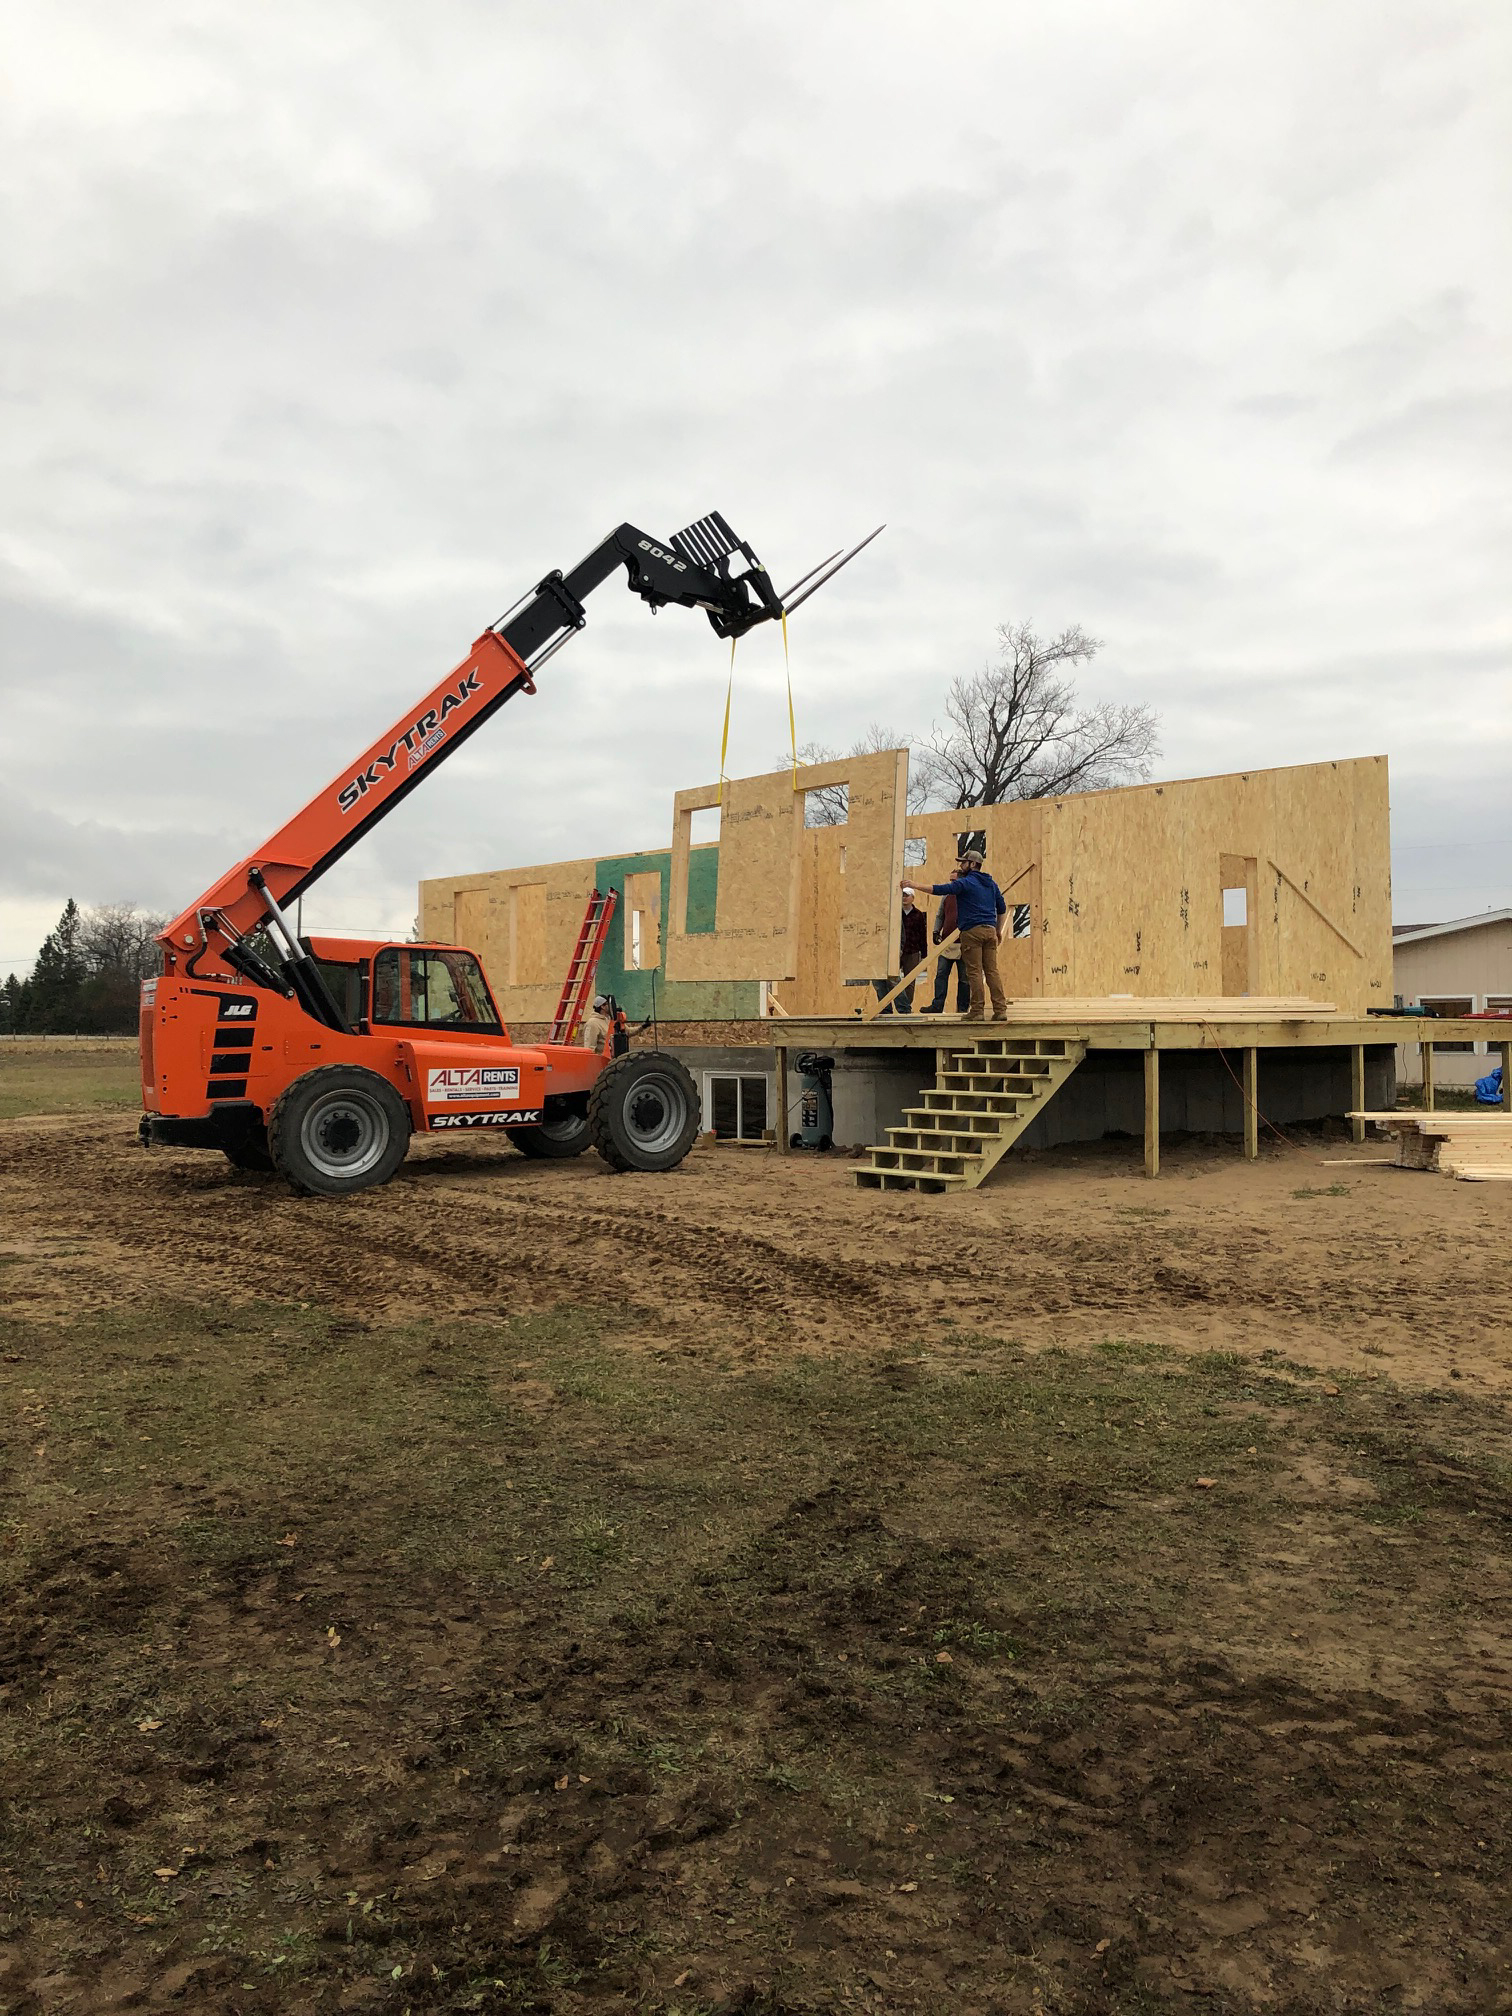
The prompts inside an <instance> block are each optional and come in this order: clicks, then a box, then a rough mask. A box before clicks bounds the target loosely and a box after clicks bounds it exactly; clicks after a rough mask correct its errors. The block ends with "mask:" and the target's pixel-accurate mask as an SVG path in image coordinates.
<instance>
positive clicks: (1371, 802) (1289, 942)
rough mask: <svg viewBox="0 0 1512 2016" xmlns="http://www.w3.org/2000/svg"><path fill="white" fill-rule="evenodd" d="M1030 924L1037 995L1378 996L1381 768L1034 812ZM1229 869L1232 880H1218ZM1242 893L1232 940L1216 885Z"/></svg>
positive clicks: (1308, 768)
mask: <svg viewBox="0 0 1512 2016" xmlns="http://www.w3.org/2000/svg"><path fill="white" fill-rule="evenodd" d="M1039 809H1040V812H1041V829H1040V834H1041V838H1040V865H1039V882H1040V888H1041V900H1042V906H1043V917H1042V919H1040V920H1037V926H1036V928H1037V931H1038V932H1039V934H1040V936H1041V941H1042V950H1043V981H1042V984H1041V986H1040V987H1039V988H1038V989H1037V990H1036V991H1039V992H1042V993H1043V994H1045V995H1046V996H1051V997H1062V998H1065V997H1073V998H1074V997H1090V996H1097V995H1106V994H1131V995H1134V996H1136V997H1139V996H1144V995H1160V996H1179V995H1191V994H1220V993H1224V992H1228V991H1232V992H1248V993H1258V994H1290V995H1303V996H1311V997H1312V998H1314V999H1319V1000H1324V999H1326V1000H1331V1001H1334V1002H1335V1003H1337V1005H1338V1006H1339V1007H1340V1008H1341V1009H1344V1010H1346V1011H1349V1012H1353V1013H1363V1012H1364V1011H1365V1010H1366V1009H1367V1008H1370V1007H1378V1006H1381V1005H1383V1004H1387V1003H1389V1002H1390V999H1391V881H1390V850H1389V814H1388V806H1387V776H1386V759H1385V758H1384V757H1363V758H1360V759H1357V760H1355V761H1351V762H1340V763H1313V764H1306V765H1302V766H1299V767H1298V768H1296V769H1288V770H1262V771H1250V772H1245V773H1241V774H1239V775H1237V776H1231V777H1203V778H1195V779H1192V780H1190V781H1188V782H1183V783H1176V784H1148V785H1138V786H1135V787H1134V788H1132V789H1129V790H1122V791H1107V792H1095V793H1088V794H1087V795H1085V796H1083V797H1072V798H1057V799H1047V800H1045V801H1043V803H1042V805H1041V806H1040V808H1039ZM1236 866H1237V867H1239V868H1240V869H1241V871H1242V882H1235V881H1230V880H1229V879H1228V878H1229V877H1230V876H1232V875H1233V874H1234V873H1235V869H1236ZM1237 886H1243V887H1245V888H1246V891H1247V893H1248V897H1249V901H1248V917H1247V922H1246V925H1245V927H1244V938H1243V942H1242V943H1240V942H1238V941H1236V939H1235V938H1234V937H1233V936H1232V935H1231V932H1232V927H1231V932H1230V933H1228V934H1226V933H1225V929H1224V923H1223V891H1224V889H1225V887H1230V888H1232V887H1237Z"/></svg>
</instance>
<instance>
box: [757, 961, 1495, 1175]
mask: <svg viewBox="0 0 1512 2016" xmlns="http://www.w3.org/2000/svg"><path fill="white" fill-rule="evenodd" d="M762 1026H763V1028H764V1029H765V1030H766V1032H767V1038H766V1040H767V1041H769V1042H771V1043H773V1044H774V1045H775V1046H776V1049H777V1067H778V1073H779V1077H778V1082H779V1084H782V1083H785V1082H786V1070H787V1060H788V1058H789V1057H790V1056H792V1055H795V1054H796V1053H797V1052H799V1051H802V1050H932V1051H935V1052H937V1053H939V1056H938V1059H937V1068H938V1069H939V1070H942V1071H943V1070H945V1069H946V1068H947V1064H946V1058H947V1055H948V1053H951V1052H953V1051H955V1050H956V1049H958V1048H959V1047H960V1046H961V1043H962V1041H963V1039H964V1040H966V1041H970V1040H971V1039H972V1038H974V1037H978V1036H991V1035H993V1034H1001V1035H1013V1036H1021V1037H1025V1038H1033V1037H1038V1038H1045V1039H1055V1038H1059V1039H1062V1040H1063V1041H1064V1042H1065V1043H1067V1044H1070V1045H1074V1046H1076V1047H1077V1048H1078V1050H1079V1051H1080V1052H1081V1053H1082V1054H1083V1055H1085V1054H1087V1053H1089V1052H1091V1051H1095V1050H1138V1051H1140V1052H1141V1053H1142V1055H1143V1057H1144V1112H1145V1125H1144V1160H1145V1174H1146V1175H1147V1176H1158V1175H1159V1173H1160V1124H1159V1116H1160V1058H1161V1053H1162V1052H1163V1051H1167V1050H1223V1051H1238V1052H1239V1054H1240V1057H1241V1059H1242V1082H1243V1089H1244V1152H1245V1155H1246V1156H1247V1157H1248V1158H1249V1160H1250V1161H1254V1160H1255V1159H1256V1158H1257V1156H1258V1155H1259V1152H1260V1095H1259V1085H1260V1078H1261V1072H1262V1054H1263V1053H1264V1052H1265V1051H1267V1050H1296V1049H1304V1048H1315V1049H1330V1048H1336V1049H1347V1050H1349V1051H1351V1052H1352V1053H1353V1059H1352V1062H1353V1069H1352V1072H1351V1081H1352V1090H1353V1097H1352V1099H1351V1101H1350V1104H1351V1107H1352V1108H1354V1109H1355V1110H1354V1111H1353V1112H1352V1113H1351V1114H1350V1126H1351V1129H1352V1132H1353V1135H1354V1138H1355V1140H1356V1141H1361V1142H1362V1141H1363V1140H1364V1139H1365V1124H1366V1123H1365V1119H1364V1116H1363V1113H1362V1111H1361V1110H1360V1109H1362V1108H1363V1107H1364V1105H1365V1053H1366V1051H1367V1050H1369V1049H1374V1048H1389V1049H1394V1048H1395V1047H1396V1046H1397V1045H1398V1044H1400V1043H1404V1042H1405V1043H1417V1044H1419V1045H1420V1046H1421V1048H1422V1051H1423V1060H1424V1084H1425V1088H1426V1096H1427V1104H1428V1107H1429V1108H1430V1110H1431V1108H1432V1105H1433V1048H1434V1046H1435V1045H1437V1044H1440V1043H1466V1042H1472V1043H1490V1044H1491V1045H1492V1046H1493V1047H1494V1048H1496V1049H1497V1050H1499V1052H1500V1055H1501V1062H1502V1104H1503V1109H1504V1110H1505V1111H1508V1112H1512V1041H1507V1040H1503V1039H1502V1034H1501V1030H1500V1029H1498V1027H1497V1025H1496V1024H1494V1023H1493V1024H1490V1025H1488V1024H1487V1023H1485V1022H1483V1021H1476V1020H1474V1019H1464V1018H1450V1017H1447V1016H1444V1017H1438V1016H1434V1017H1428V1016H1405V1015H1401V1016H1399V1015H1366V1016H1359V1015H1343V1014H1340V1013H1339V1012H1338V1011H1337V1010H1336V1009H1334V1008H1332V1007H1330V1006H1329V1005H1328V1004H1327V1003H1326V1002H1316V1001H1313V1002H1302V1001H1291V1000H1278V999H1262V1000H1256V1001H1253V1002H1250V1001H1247V1000H1246V999H1245V998H1244V997H1242V996H1235V997H1226V998H1224V999H1223V1000H1221V1001H1218V1000H1214V1001H1205V1000H1179V1001H1178V1000H1170V1001H1154V1000H1144V1001H1133V1000H1123V999H1120V998H1119V997H1117V996H1113V997H1108V998H1104V999H1101V1000H1097V1001H1046V1000H1035V1001H1022V1000H1021V1001H1014V1002H1012V1003H1010V1004H1009V1012H1008V1015H1007V1018H1006V1019H1005V1020H1004V1021H1000V1022H999V1021H994V1022H986V1023H980V1022H967V1021H965V1019H964V1018H963V1017H962V1016H959V1015H919V1014H914V1015H880V1016H875V1017H872V1018H870V1019H863V1017H862V1015H861V1013H860V1012H859V1010H858V1012H857V1014H856V1015H855V1016H844V1015H825V1016H774V1017H772V1018H771V1019H770V1020H769V1021H767V1022H765V1023H764V1024H763V1025H762ZM1502 1026H1503V1027H1504V1026H1505V1025H1502ZM1430 1030H1431V1032H1432V1033H1431V1034H1429V1033H1428V1032H1429V1031H1430ZM1493 1032H1494V1033H1493ZM1488 1062H1489V1060H1488ZM1488 1110H1494V1109H1488ZM785 1147H786V1144H785V1141H779V1149H780V1150H782V1151H783V1152H785Z"/></svg>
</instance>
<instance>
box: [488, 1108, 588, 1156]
mask: <svg viewBox="0 0 1512 2016" xmlns="http://www.w3.org/2000/svg"><path fill="white" fill-rule="evenodd" d="M509 1138H510V1140H511V1141H513V1143H514V1145H515V1146H516V1148H518V1149H519V1151H520V1153H521V1154H522V1155H531V1156H534V1157H535V1158H536V1160H537V1161H541V1162H546V1161H554V1160H555V1159H556V1158H557V1157H558V1156H565V1155H581V1154H582V1153H583V1151H584V1149H585V1148H591V1147H592V1146H593V1135H592V1134H591V1133H590V1132H589V1128H588V1114H587V1111H586V1109H585V1110H584V1111H582V1112H578V1113H573V1112H567V1113H553V1114H551V1116H550V1117H549V1118H548V1119H546V1120H543V1121H542V1122H541V1124H540V1126H539V1127H511V1128H510V1130H509Z"/></svg>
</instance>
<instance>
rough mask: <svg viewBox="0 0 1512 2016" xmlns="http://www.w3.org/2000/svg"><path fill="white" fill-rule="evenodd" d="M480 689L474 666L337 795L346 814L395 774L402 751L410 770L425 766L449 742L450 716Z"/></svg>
mask: <svg viewBox="0 0 1512 2016" xmlns="http://www.w3.org/2000/svg"><path fill="white" fill-rule="evenodd" d="M478 690H479V687H478V671H477V667H476V666H471V667H469V669H468V670H467V671H466V672H465V673H464V674H463V676H462V677H461V678H460V679H459V680H458V681H457V684H456V687H455V688H454V690H453V691H452V692H450V693H448V694H447V696H446V698H445V699H444V700H443V701H442V702H441V705H440V706H439V707H427V708H426V710H425V712H424V713H423V714H422V715H421V716H420V717H419V719H418V720H416V721H413V722H411V724H410V725H409V727H408V728H406V729H405V731H404V733H403V734H402V735H401V736H400V737H399V738H398V740H397V741H394V742H390V744H389V746H388V748H387V749H386V750H380V751H379V753H378V754H377V755H376V756H375V757H373V759H372V761H371V762H370V763H369V764H368V765H367V767H366V768H365V769H362V770H359V771H358V772H357V774H356V776H355V777H352V778H350V779H349V780H348V782H347V783H345V784H343V785H342V787H341V789H340V790H339V791H338V792H337V793H336V803H337V804H338V805H339V806H340V807H341V809H342V811H343V812H350V811H351V809H352V807H353V806H354V805H357V804H360V802H361V801H362V800H363V799H364V798H365V797H366V796H367V794H368V792H369V791H374V790H376V789H377V788H378V786H379V785H380V784H381V783H383V782H384V781H385V779H386V778H388V777H390V776H392V775H393V773H394V771H395V770H396V769H397V768H398V765H399V751H400V750H401V749H403V750H404V751H405V752H406V754H407V756H408V759H409V761H408V767H409V769H411V770H413V769H415V768H416V767H417V766H418V765H419V764H421V763H423V762H424V761H425V759H426V757H427V756H429V755H430V753H431V751H432V750H433V749H436V748H437V747H439V745H440V744H441V743H442V742H444V741H445V740H446V729H445V727H444V725H443V724H444V722H445V720H446V717H447V715H448V714H450V713H452V712H453V711H454V710H455V709H456V708H458V707H465V706H466V705H467V703H468V701H469V699H470V698H471V697H472V695H473V694H474V693H476V692H477V691H478Z"/></svg>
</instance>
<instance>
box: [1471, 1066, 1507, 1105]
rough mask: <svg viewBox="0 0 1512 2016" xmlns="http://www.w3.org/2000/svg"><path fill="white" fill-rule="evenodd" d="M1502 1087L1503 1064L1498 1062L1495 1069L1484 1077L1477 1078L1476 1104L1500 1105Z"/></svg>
mask: <svg viewBox="0 0 1512 2016" xmlns="http://www.w3.org/2000/svg"><path fill="white" fill-rule="evenodd" d="M1501 1088H1502V1074H1501V1066H1500V1064H1498V1065H1497V1067H1496V1069H1495V1070H1494V1071H1488V1072H1487V1073H1486V1075H1485V1077H1484V1078H1477V1079H1476V1081H1475V1099H1476V1104H1477V1105H1479V1106H1500V1104H1501Z"/></svg>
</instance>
